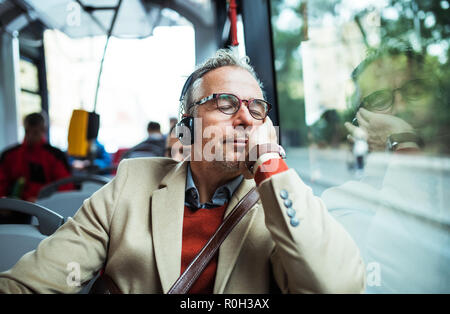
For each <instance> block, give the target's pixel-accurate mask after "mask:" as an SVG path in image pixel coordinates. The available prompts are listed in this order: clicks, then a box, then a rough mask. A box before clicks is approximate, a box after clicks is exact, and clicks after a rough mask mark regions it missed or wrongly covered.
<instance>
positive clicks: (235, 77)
mask: <svg viewBox="0 0 450 314" xmlns="http://www.w3.org/2000/svg"><path fill="white" fill-rule="evenodd" d="M216 93H230V94H234V95H236V96H237V97H239V98H240V99H242V100H248V99H251V98H258V99H263V93H262V90H261V88H260V87H259V85H258V82H257V81H256V80H255V78H254V77H253V76H252V75H251V74H250V73H249V72H248V71H246V70H244V69H242V68H239V67H234V66H225V67H221V68H218V69H215V70H213V71H211V72H208V73H207V74H206V75H205V76H203V77H202V78H201V82H200V85H199V87H198V88H197V89H196V90H195V91H194V95H193V99H194V101H198V100H200V99H202V98H204V97H207V96H209V95H211V94H216ZM196 109H197V110H196V115H195V118H197V119H199V118H200V119H201V125H202V128H201V130H202V135H203V136H202V141H201V144H202V145H201V149H202V153H203V155H202V157H203V158H202V160H207V161H214V162H218V164H219V165H220V166H225V168H231V169H234V170H235V169H237V167H238V165H239V163H238V161H240V160H244V159H243V158H244V157H245V146H246V141H248V135H249V132H250V130H251V129H252V128H253V127H255V126H258V125H261V124H262V123H263V122H264V120H257V119H255V118H253V117H252V116H251V115H250V113H249V111H248V107H247V106H246V103H245V102H243V103H242V105H241V107H240V108H239V110H238V111H237V112H236V113H234V114H232V115H227V114H225V113H222V112H221V111H219V110H218V109H217V106H216V101H215V100H210V101H208V102H206V103H205V104H203V105H199V106H197V108H196ZM196 132H197V128H196ZM195 137H196V139H198V135H195ZM198 148H199V147H196V145H194V150H197V152H196V153H198ZM207 155H209V158H208V156H207ZM191 157H192V158H193V160H196V156H195V154H194V156H191ZM205 157H206V159H205ZM211 157H212V158H213V160H211Z"/></svg>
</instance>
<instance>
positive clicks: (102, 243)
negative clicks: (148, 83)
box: [0, 50, 364, 293]
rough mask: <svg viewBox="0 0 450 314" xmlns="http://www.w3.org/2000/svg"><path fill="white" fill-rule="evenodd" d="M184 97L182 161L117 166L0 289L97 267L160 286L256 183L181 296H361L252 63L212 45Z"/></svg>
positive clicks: (121, 283) (346, 239)
mask: <svg viewBox="0 0 450 314" xmlns="http://www.w3.org/2000/svg"><path fill="white" fill-rule="evenodd" d="M181 100H182V101H181V105H182V114H183V118H182V120H181V121H180V123H179V124H178V126H179V129H184V131H183V132H182V133H181V132H179V137H180V140H181V141H182V142H183V145H186V146H190V148H191V149H190V151H191V155H190V158H188V159H186V160H184V161H182V162H177V161H175V160H173V159H170V158H140V159H130V160H125V161H123V162H122V163H121V164H120V166H119V169H118V173H117V176H116V177H115V178H114V180H112V181H111V182H110V183H109V184H107V185H106V186H105V187H103V188H102V189H101V190H99V191H98V192H96V193H95V194H94V195H93V196H92V197H91V198H90V199H88V200H86V201H85V202H84V204H83V206H82V207H81V208H80V210H79V211H78V213H77V214H76V215H75V216H74V218H73V219H69V221H68V222H67V223H66V224H64V225H63V226H62V227H61V228H60V229H59V230H58V231H57V232H56V233H55V234H54V235H52V236H51V237H49V238H47V239H45V240H44V241H43V242H42V243H41V244H40V246H39V248H38V249H37V250H36V251H34V252H31V253H28V254H27V255H25V256H24V257H23V258H22V259H21V260H20V261H19V262H18V263H17V264H16V266H15V267H14V268H12V269H11V270H9V271H8V272H5V273H3V274H1V275H0V291H3V292H65V293H71V292H77V291H79V290H80V289H81V286H82V285H83V284H86V283H87V282H88V281H89V280H90V279H91V278H92V277H93V276H94V274H95V273H96V272H97V271H99V270H100V269H103V272H104V274H106V275H107V276H108V278H109V281H110V282H114V283H115V286H116V288H117V289H116V290H118V291H120V292H122V293H167V292H168V291H169V290H170V289H171V287H172V285H173V284H174V282H176V281H177V278H178V277H179V276H180V274H182V273H183V272H184V271H185V270H186V269H187V268H188V266H189V264H190V263H191V261H192V260H193V259H194V258H195V256H196V254H197V253H198V252H199V251H201V249H202V247H203V246H204V245H205V243H207V242H208V240H209V239H210V237H211V236H212V235H213V234H215V233H216V231H217V230H218V228H219V226H220V225H221V223H222V221H224V219H225V220H226V219H228V217H229V216H231V214H230V212H232V209H233V208H234V207H235V206H236V205H237V204H240V203H241V201H243V199H244V198H245V195H247V193H248V192H249V191H252V189H253V188H255V187H256V189H257V190H258V192H259V195H260V199H259V200H258V201H257V202H256V203H255V204H254V205H253V206H252V207H251V208H250V209H249V211H248V212H247V213H246V214H245V216H244V217H243V218H242V219H241V220H240V221H239V222H238V223H237V225H236V226H235V227H234V229H232V231H231V232H230V233H229V235H228V237H226V239H225V240H224V242H223V243H222V245H221V246H220V248H219V250H218V253H217V254H214V256H213V257H212V259H211V260H210V261H209V262H208V264H207V265H206V267H205V268H204V269H203V271H202V272H201V273H200V275H199V277H198V279H197V280H196V281H195V283H194V284H193V285H192V286H191V287H190V289H189V290H188V292H189V293H270V292H273V291H274V290H272V288H273V287H274V286H276V287H277V288H278V289H279V290H281V291H282V292H283V293H346V292H347V293H348V292H349V293H357V292H361V291H363V290H364V265H363V263H362V260H361V258H360V255H359V251H358V248H357V247H356V245H355V244H354V242H353V241H352V239H351V238H350V236H349V235H348V234H347V233H346V231H345V230H344V229H343V228H342V227H341V226H340V225H339V224H338V223H337V222H336V221H335V220H334V219H333V218H332V217H331V216H330V215H329V214H328V212H327V209H326V208H325V206H324V204H323V202H322V201H321V200H320V199H319V198H317V197H315V196H314V195H313V194H312V191H311V189H310V188H309V187H308V186H306V185H305V184H304V183H303V181H302V180H301V179H300V177H299V176H298V175H297V173H296V172H295V171H294V170H292V169H289V168H288V167H287V165H286V163H285V162H284V161H283V160H282V159H281V158H280V156H282V155H283V150H282V149H281V147H280V146H279V145H278V144H277V136H276V131H275V128H274V126H273V124H272V122H271V120H270V118H269V117H268V112H269V110H270V108H271V105H270V104H269V103H268V102H267V101H266V100H265V99H264V94H263V91H262V88H261V84H260V82H259V80H258V79H257V76H256V74H255V72H254V70H253V69H252V68H251V67H250V65H249V64H248V62H247V61H246V60H244V59H238V58H236V57H235V56H234V55H233V53H232V52H230V51H228V50H219V51H218V52H217V54H216V55H215V56H214V57H212V58H211V59H209V60H207V61H206V62H205V63H204V64H203V65H201V66H200V67H199V68H198V69H197V70H196V71H195V72H194V73H193V74H192V75H191V76H190V79H189V80H188V82H187V84H186V85H185V87H184V88H183V92H182V97H181ZM189 133H190V134H189ZM192 133H193V134H192ZM217 232H218V231H217ZM61 252H64V254H61ZM69 263H76V265H79V266H80V267H79V273H80V276H79V277H80V286H76V285H68V284H67V281H66V277H67V276H68V274H69V271H68V270H67V268H66V265H69ZM274 283H275V284H276V285H274Z"/></svg>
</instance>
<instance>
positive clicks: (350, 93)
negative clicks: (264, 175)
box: [271, 0, 450, 293]
mask: <svg viewBox="0 0 450 314" xmlns="http://www.w3.org/2000/svg"><path fill="white" fill-rule="evenodd" d="M271 4H272V27H273V35H274V51H275V58H276V60H275V68H276V71H277V92H278V98H279V99H278V103H279V104H280V105H279V106H280V108H279V109H280V121H281V122H280V124H281V125H282V128H281V132H282V134H281V139H282V143H283V145H284V146H285V147H287V153H288V164H289V165H290V166H291V167H294V168H295V169H296V170H297V171H298V173H299V174H300V175H301V177H302V179H303V180H304V181H305V182H306V183H308V184H309V185H311V187H312V188H313V190H314V192H315V194H317V195H321V196H322V199H323V200H324V202H325V203H326V205H327V208H328V210H329V211H330V213H331V214H332V215H333V216H334V217H335V218H336V219H337V220H338V221H339V222H340V223H341V224H342V225H343V226H344V227H345V228H346V229H347V231H348V232H349V234H350V235H351V236H352V237H353V239H354V240H355V242H356V243H357V245H358V246H359V248H360V250H361V254H362V256H363V259H364V262H365V263H366V270H367V292H368V293H442V292H445V293H449V292H450V266H449V265H450V232H449V231H450V206H449V204H450V197H449V194H448V192H447V191H448V190H449V188H450V184H449V183H450V182H449V181H450V159H449V155H450V110H449V109H450V107H449V106H450V86H449V84H450V80H449V79H450V77H449V76H450V71H449V67H450V66H449V60H448V56H449V46H450V45H449V44H450V37H449V33H450V25H449V21H448V13H449V11H448V10H449V7H450V6H449V3H448V1H440V2H436V1H413V0H409V1H408V0H402V1H393V0H392V1H389V0H386V1H364V2H355V1H347V0H330V1H326V0H323V1H288V0H277V1H272V2H271Z"/></svg>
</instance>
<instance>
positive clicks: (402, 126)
mask: <svg viewBox="0 0 450 314" xmlns="http://www.w3.org/2000/svg"><path fill="white" fill-rule="evenodd" d="M356 118H357V119H358V124H359V127H356V126H354V125H352V124H350V123H348V122H346V123H345V127H346V128H347V131H348V132H349V133H350V135H351V137H353V138H356V137H357V136H358V134H359V133H365V134H367V143H368V144H369V150H370V151H384V150H385V149H386V140H387V138H388V136H389V135H391V134H395V133H403V132H413V128H412V126H411V125H409V124H408V123H407V122H406V121H404V120H402V119H400V118H398V117H395V116H393V115H389V114H384V113H375V112H371V111H369V110H367V109H364V108H361V109H359V110H358V113H357V114H356ZM361 131H363V132H361Z"/></svg>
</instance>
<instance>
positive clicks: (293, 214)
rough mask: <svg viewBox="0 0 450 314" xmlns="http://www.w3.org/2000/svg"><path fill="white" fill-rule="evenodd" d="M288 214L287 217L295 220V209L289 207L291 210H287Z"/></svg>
mask: <svg viewBox="0 0 450 314" xmlns="http://www.w3.org/2000/svg"><path fill="white" fill-rule="evenodd" d="M286 213H287V215H288V216H289V217H291V218H294V216H295V209H293V208H292V207H289V208H288V209H287V210H286Z"/></svg>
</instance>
